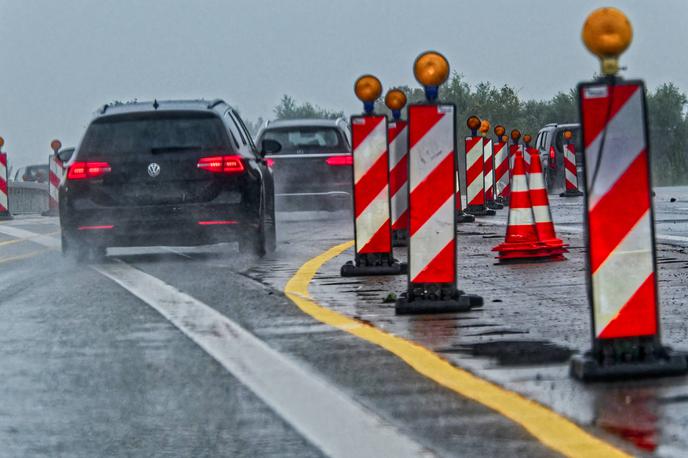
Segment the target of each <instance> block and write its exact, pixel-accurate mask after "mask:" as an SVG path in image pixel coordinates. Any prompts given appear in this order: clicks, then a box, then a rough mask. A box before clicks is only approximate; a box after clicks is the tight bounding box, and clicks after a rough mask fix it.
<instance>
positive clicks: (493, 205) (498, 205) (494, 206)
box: [487, 200, 504, 210]
mask: <svg viewBox="0 0 688 458" xmlns="http://www.w3.org/2000/svg"><path fill="white" fill-rule="evenodd" d="M487 208H489V209H492V210H501V209H503V208H504V205H502V204H501V203H499V202H497V201H496V200H495V201H492V202H488V203H487Z"/></svg>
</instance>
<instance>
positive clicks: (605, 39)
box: [581, 7, 633, 76]
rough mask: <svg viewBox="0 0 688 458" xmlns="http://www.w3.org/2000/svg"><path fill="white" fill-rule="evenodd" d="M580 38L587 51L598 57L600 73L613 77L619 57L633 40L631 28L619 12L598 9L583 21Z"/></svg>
mask: <svg viewBox="0 0 688 458" xmlns="http://www.w3.org/2000/svg"><path fill="white" fill-rule="evenodd" d="M581 38H582V39H583V43H584V44H585V47H586V48H588V51H590V52H591V53H593V54H594V55H596V56H597V57H599V59H600V63H601V65H602V73H603V74H604V75H607V76H613V75H616V74H617V73H618V72H619V56H620V55H621V54H622V53H623V52H624V51H625V50H626V49H627V48H628V46H629V45H630V44H631V41H632V40H633V27H631V23H630V21H629V20H628V18H627V17H626V15H625V14H624V13H623V12H622V11H621V10H619V9H617V8H612V7H605V8H599V9H597V10H595V11H593V12H592V13H590V15H589V16H588V18H587V19H586V20H585V24H583V31H582V32H581Z"/></svg>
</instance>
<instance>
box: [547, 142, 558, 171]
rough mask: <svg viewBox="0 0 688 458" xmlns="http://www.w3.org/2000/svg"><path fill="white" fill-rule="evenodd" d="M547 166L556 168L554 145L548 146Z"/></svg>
mask: <svg viewBox="0 0 688 458" xmlns="http://www.w3.org/2000/svg"><path fill="white" fill-rule="evenodd" d="M549 168H550V169H556V168H557V156H556V152H555V151H554V146H550V147H549Z"/></svg>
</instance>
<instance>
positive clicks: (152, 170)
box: [148, 162, 160, 178]
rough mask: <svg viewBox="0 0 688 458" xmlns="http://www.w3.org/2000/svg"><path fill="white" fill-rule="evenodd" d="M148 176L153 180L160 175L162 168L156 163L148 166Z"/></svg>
mask: <svg viewBox="0 0 688 458" xmlns="http://www.w3.org/2000/svg"><path fill="white" fill-rule="evenodd" d="M148 175H150V176H152V177H153V178H155V177H157V176H158V175H160V166H159V165H158V164H157V163H155V162H151V163H150V164H148Z"/></svg>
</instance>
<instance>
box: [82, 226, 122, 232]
mask: <svg viewBox="0 0 688 458" xmlns="http://www.w3.org/2000/svg"><path fill="white" fill-rule="evenodd" d="M113 227H115V226H113V225H112V224H109V225H104V226H79V230H80V231H97V230H99V229H112V228H113Z"/></svg>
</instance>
